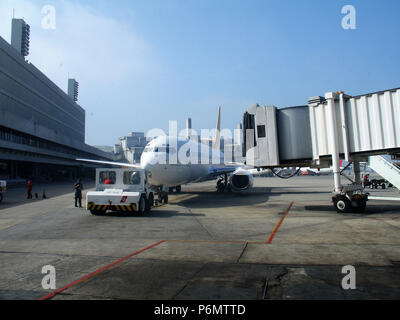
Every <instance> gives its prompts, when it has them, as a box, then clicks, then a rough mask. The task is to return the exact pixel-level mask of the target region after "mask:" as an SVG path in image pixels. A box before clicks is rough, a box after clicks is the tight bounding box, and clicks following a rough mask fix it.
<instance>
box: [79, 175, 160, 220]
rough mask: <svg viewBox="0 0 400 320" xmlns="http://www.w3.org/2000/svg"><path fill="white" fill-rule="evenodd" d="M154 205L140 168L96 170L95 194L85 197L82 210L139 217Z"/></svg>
mask: <svg viewBox="0 0 400 320" xmlns="http://www.w3.org/2000/svg"><path fill="white" fill-rule="evenodd" d="M153 203H154V193H153V192H152V191H151V190H150V189H149V187H148V184H147V177H146V173H145V171H144V170H142V169H96V191H90V192H88V193H87V196H86V208H87V209H88V210H90V212H91V213H92V214H93V215H103V214H105V213H106V212H107V211H116V212H123V213H127V214H135V213H136V214H139V215H142V214H144V213H145V212H149V211H150V210H151V207H152V206H153Z"/></svg>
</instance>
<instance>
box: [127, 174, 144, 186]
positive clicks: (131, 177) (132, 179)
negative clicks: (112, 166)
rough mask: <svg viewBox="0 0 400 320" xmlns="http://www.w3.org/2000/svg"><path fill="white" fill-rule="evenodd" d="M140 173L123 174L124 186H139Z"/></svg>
mask: <svg viewBox="0 0 400 320" xmlns="http://www.w3.org/2000/svg"><path fill="white" fill-rule="evenodd" d="M140 182H141V179H140V172H137V171H129V172H124V184H126V185H138V184H140Z"/></svg>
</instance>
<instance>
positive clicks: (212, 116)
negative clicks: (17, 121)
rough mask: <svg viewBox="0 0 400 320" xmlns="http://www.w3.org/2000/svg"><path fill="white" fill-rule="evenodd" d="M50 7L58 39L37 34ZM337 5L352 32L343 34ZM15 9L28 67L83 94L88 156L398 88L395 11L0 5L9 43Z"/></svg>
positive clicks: (389, 6)
mask: <svg viewBox="0 0 400 320" xmlns="http://www.w3.org/2000/svg"><path fill="white" fill-rule="evenodd" d="M46 5H50V6H53V7H54V9H55V29H48V28H43V20H44V19H45V18H46V17H48V11H43V13H42V10H43V8H44V7H45V6H46ZM345 5H352V6H353V7H354V9H355V18H356V20H355V29H344V28H343V26H342V20H343V19H344V18H346V17H347V14H348V12H346V13H342V8H343V7H344V6H345ZM13 9H15V17H16V18H24V19H25V20H26V22H27V23H28V24H29V25H30V26H31V47H30V55H29V56H28V58H27V59H28V60H29V61H30V62H31V63H33V64H34V65H35V66H36V67H38V68H39V69H40V70H41V71H42V72H43V73H45V74H46V75H47V76H48V77H49V78H50V79H51V80H52V81H54V82H55V83H56V84H57V85H58V86H59V87H60V88H61V89H62V90H64V91H67V79H68V77H70V78H75V79H76V80H77V81H78V82H79V83H80V88H79V101H78V103H79V105H81V106H82V107H83V108H84V109H85V110H86V143H88V144H90V145H114V144H116V143H118V142H119V141H118V138H119V137H122V136H126V135H127V134H128V133H129V132H132V131H142V132H148V131H149V130H150V129H153V128H160V129H162V130H164V131H165V132H168V127H169V120H175V121H178V124H179V129H184V127H185V119H186V118H188V117H191V118H192V121H193V127H194V129H196V130H200V129H203V128H204V129H206V128H210V129H211V128H214V127H215V125H216V120H217V111H218V106H222V127H223V128H231V129H234V128H236V126H237V124H238V123H239V122H241V120H242V117H243V113H244V112H245V111H246V109H247V108H248V107H250V106H252V105H254V104H256V103H258V104H260V105H275V106H277V107H288V106H297V105H306V104H307V100H308V98H309V97H312V96H323V95H324V94H325V93H326V92H330V91H344V92H345V93H346V94H349V95H360V94H364V93H368V92H374V91H380V90H386V89H391V88H397V87H400V77H399V74H400V72H399V71H400V60H399V58H398V57H399V56H400V42H399V41H398V37H399V31H400V19H398V14H399V12H400V2H399V1H398V0H393V1H391V0H383V1H376V0H346V1H340V0H337V1H336V0H329V1H326V0H299V1H295V0H280V1H273V0H248V1H244V0H129V1H128V0H119V1H111V0H107V1H106V0H90V1H89V0H71V1H67V0H45V1H42V0H0V36H1V37H3V38H4V39H5V40H7V41H8V42H9V41H10V34H11V18H12V16H13ZM45 21H49V20H45ZM346 21H347V20H346ZM45 25H46V24H45ZM47 25H48V24H47Z"/></svg>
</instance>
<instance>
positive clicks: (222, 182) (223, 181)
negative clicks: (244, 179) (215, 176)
mask: <svg viewBox="0 0 400 320" xmlns="http://www.w3.org/2000/svg"><path fill="white" fill-rule="evenodd" d="M227 187H228V175H227V174H224V175H223V176H221V177H220V178H219V180H218V181H217V192H218V193H223V192H224V191H225V190H226V188H227Z"/></svg>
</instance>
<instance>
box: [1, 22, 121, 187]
mask: <svg viewBox="0 0 400 320" xmlns="http://www.w3.org/2000/svg"><path fill="white" fill-rule="evenodd" d="M29 33H30V28H29V26H28V25H27V24H26V23H25V21H24V20H22V19H13V21H12V36H11V45H10V44H9V43H8V42H7V41H5V40H4V39H3V38H1V37H0V178H1V179H7V180H13V179H26V178H33V179H35V178H36V179H39V178H43V179H44V180H53V179H57V178H59V177H61V176H63V177H65V178H68V179H74V178H76V177H77V176H78V175H81V174H82V173H84V172H85V169H84V166H83V165H82V163H80V162H77V161H76V160H75V159H77V158H90V159H96V160H106V161H113V160H114V159H115V156H114V155H113V154H112V153H107V152H103V151H101V150H99V149H97V148H95V147H92V146H89V145H87V144H86V143H85V119H86V114H85V110H84V109H83V108H82V107H81V106H79V104H78V103H77V100H78V86H79V84H78V83H77V82H76V81H75V79H69V82H68V94H66V93H65V92H64V91H63V90H61V89H60V88H59V87H58V86H57V85H55V84H54V83H53V82H52V81H51V80H50V79H49V78H47V77H46V75H44V74H43V73H42V72H41V71H40V70H39V69H37V68H36V67H35V66H34V65H33V64H31V63H28V62H27V61H26V60H25V57H26V56H27V55H28V54H29ZM85 167H86V164H85Z"/></svg>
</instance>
